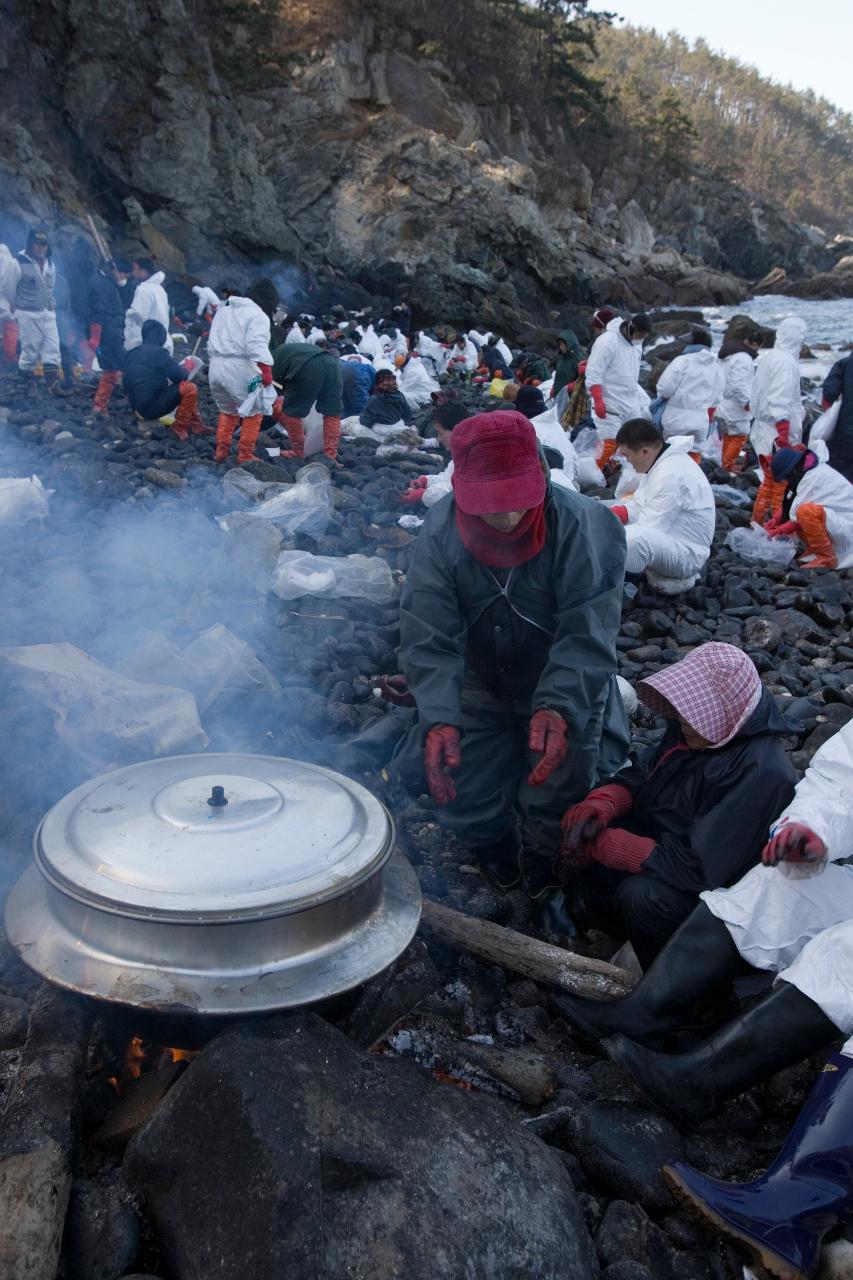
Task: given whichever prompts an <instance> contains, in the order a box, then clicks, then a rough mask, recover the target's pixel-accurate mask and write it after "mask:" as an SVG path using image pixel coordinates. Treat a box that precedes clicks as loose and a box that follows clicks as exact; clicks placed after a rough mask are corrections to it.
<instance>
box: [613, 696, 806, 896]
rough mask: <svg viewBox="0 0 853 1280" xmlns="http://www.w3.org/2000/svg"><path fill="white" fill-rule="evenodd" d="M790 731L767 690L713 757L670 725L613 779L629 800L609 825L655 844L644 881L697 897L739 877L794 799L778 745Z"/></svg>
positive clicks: (791, 772) (789, 772)
mask: <svg viewBox="0 0 853 1280" xmlns="http://www.w3.org/2000/svg"><path fill="white" fill-rule="evenodd" d="M792 732H793V729H792V727H791V725H789V724H788V722H787V721H786V720H785V718H784V716H783V715H782V713H781V712H780V711H779V710H778V708H777V706H776V703H775V702H774V701H773V697H772V695H771V694H770V693H768V691H767V690H766V689H765V690H763V692H762V695H761V701H760V702H759V704H758V706H757V707H756V709H755V711H753V713H752V715H751V716H750V718H749V720H747V722H746V724H745V725H744V727H743V728H742V729H741V731H740V733H738V735H737V736H736V737H735V738H733V739H732V741H731V742H729V743H727V744H726V746H724V747H719V748H718V749H716V750H707V751H691V750H689V749H688V748H687V747H686V746H685V745H684V740H683V738H682V736H681V729H680V727H679V725H678V723H677V722H676V721H671V722H670V723H669V726H668V729H667V732H666V734H665V735H664V739H663V742H661V743H660V744H659V746H658V747H657V748H656V749H655V750H654V751H653V752H652V754H651V756H650V758H649V759H648V760H647V761H646V762H645V763H644V764H634V765H631V766H629V767H628V768H627V769H624V770H623V771H622V772H621V773H619V774H617V775H616V777H615V778H613V779H612V781H613V782H618V783H619V784H620V785H621V786H623V787H627V788H628V790H629V791H631V792H632V793H633V796H634V806H633V808H632V809H631V812H630V813H629V814H626V815H625V817H624V818H620V819H618V821H617V822H616V823H615V824H614V825H615V826H617V827H621V828H622V829H624V830H627V831H632V832H633V833H634V834H635V835H642V836H649V837H651V838H652V839H653V840H655V841H657V844H656V846H655V848H654V849H653V850H652V852H651V854H650V856H649V858H648V859H647V861H646V862H645V864H644V866H643V875H651V876H655V877H656V878H657V879H659V880H663V881H665V882H666V883H667V884H670V885H673V886H674V887H675V888H678V889H681V890H683V891H685V892H686V893H697V894H698V893H700V892H701V891H702V890H703V889H717V888H720V887H722V886H726V885H731V884H734V883H735V881H737V880H739V879H740V878H741V876H743V875H745V874H746V872H747V871H748V870H749V869H750V867H753V866H754V865H755V863H756V862H757V861H758V857H759V854H760V853H761V850H762V848H763V847H764V845H765V844H766V843H767V839H768V835H769V828H770V824H771V822H773V821H774V819H775V818H778V816H779V814H780V813H781V812H782V810H783V809H784V808H785V807H786V806H787V805H788V804H789V803H790V801H791V799H792V797H793V795H794V784H795V783H796V780H797V778H796V774H795V772H794V769H793V767H792V766H791V764H790V763H789V761H788V758H787V756H786V755H785V752H784V749H783V746H782V741H781V739H782V738H784V737H785V736H788V735H790V734H791V733H792ZM673 748H675V750H673Z"/></svg>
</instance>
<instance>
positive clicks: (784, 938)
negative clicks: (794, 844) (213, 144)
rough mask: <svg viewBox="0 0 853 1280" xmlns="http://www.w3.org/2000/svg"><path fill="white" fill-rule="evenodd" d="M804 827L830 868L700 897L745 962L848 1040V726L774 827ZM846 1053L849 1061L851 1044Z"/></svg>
mask: <svg viewBox="0 0 853 1280" xmlns="http://www.w3.org/2000/svg"><path fill="white" fill-rule="evenodd" d="M783 822H801V823H803V824H804V825H805V826H807V827H810V828H811V829H812V831H814V832H815V833H816V835H819V836H820V838H821V840H822V841H823V842H824V844H825V845H826V848H827V854H828V865H827V868H826V870H825V871H824V872H823V873H822V874H821V875H815V876H810V877H809V878H808V879H803V880H794V879H789V878H788V877H787V876H786V875H785V874H784V873H783V872H782V871H781V870H780V869H779V867H764V866H758V867H753V868H752V870H751V871H748V872H747V874H746V875H745V876H744V877H743V879H742V880H739V881H738V882H737V884H736V885H733V886H732V888H731V889H712V890H708V891H706V892H705V893H703V894H700V897H701V898H702V900H703V901H704V903H705V905H706V906H707V907H708V909H709V911H711V912H712V914H713V915H715V916H716V917H717V919H718V920H722V921H723V923H724V924H725V926H726V928H727V929H728V931H729V933H730V934H731V935H732V939H733V941H734V944H735V946H736V947H737V949H738V951H739V952H740V954H741V955H742V956H743V958H744V960H746V962H747V963H748V964H751V965H752V966H753V967H754V968H756V969H766V970H769V971H770V972H771V973H775V974H776V975H777V978H778V979H780V980H781V981H783V982H790V983H791V985H792V986H794V987H797V989H798V990H799V991H802V993H803V995H805V996H808V998H809V999H810V1000H813V1001H814V1002H815V1004H816V1005H817V1006H818V1007H819V1008H820V1009H821V1010H822V1012H823V1013H825V1014H826V1016H827V1017H828V1018H830V1019H831V1020H832V1021H833V1022H834V1023H835V1025H836V1026H837V1027H838V1028H839V1030H840V1031H842V1032H843V1033H844V1034H845V1035H847V1036H850V1035H853V865H850V866H839V865H838V860H839V859H840V858H847V857H849V856H850V855H851V854H853V722H851V723H850V724H846V725H845V726H844V727H843V728H842V729H840V730H839V731H838V733H836V734H835V735H834V737H832V738H830V739H829V741H828V742H825V743H824V745H823V746H822V747H821V748H820V749H819V750H818V751H817V752H816V753H815V755H814V756H813V758H812V762H811V764H810V765H809V767H808V769H807V771H806V774H805V777H804V778H803V779H802V781H801V782H799V783H797V789H796V794H795V795H794V799H793V800H792V801H791V803H790V804H789V805H788V808H787V809H786V810H785V811H784V813H782V814H781V816H780V817H779V818H778V819H777V821H776V822H775V823H774V824H773V826H772V827H771V834H774V833H775V832H776V831H777V830H778V829H779V827H780V826H781V825H782V823H783ZM844 1052H845V1053H847V1054H851V1055H853V1039H850V1040H848V1041H847V1043H846V1044H845V1046H844Z"/></svg>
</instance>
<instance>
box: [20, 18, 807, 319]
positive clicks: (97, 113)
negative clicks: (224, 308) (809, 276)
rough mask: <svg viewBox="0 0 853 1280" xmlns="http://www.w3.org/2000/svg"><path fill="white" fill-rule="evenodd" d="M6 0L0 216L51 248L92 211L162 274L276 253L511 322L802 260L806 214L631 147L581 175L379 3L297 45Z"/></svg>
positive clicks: (735, 287)
mask: <svg viewBox="0 0 853 1280" xmlns="http://www.w3.org/2000/svg"><path fill="white" fill-rule="evenodd" d="M12 3H13V0H2V4H0V9H2V8H3V7H8V8H9V9H10V12H8V13H7V14H6V19H5V20H6V27H7V30H12V32H13V36H12V39H11V40H10V41H9V42H8V43H7V45H6V48H5V58H6V64H7V65H6V67H5V68H3V69H2V70H3V76H4V81H5V86H6V93H5V95H4V96H5V102H6V103H7V104H9V107H8V109H7V110H6V111H5V113H4V115H3V116H2V117H0V212H2V213H4V214H6V215H11V216H12V217H13V218H15V219H20V220H21V221H22V222H31V221H33V220H34V219H38V220H44V221H47V222H48V224H49V225H51V227H52V228H53V229H54V231H55V233H56V235H57V239H58V240H59V242H60V244H62V242H63V240H65V241H66V242H68V241H70V240H71V239H73V238H74V237H76V235H77V234H79V220H80V218H81V216H82V213H83V210H84V209H90V210H91V211H92V212H93V213H94V214H95V215H96V217H98V218H99V219H102V220H103V222H104V223H105V224H106V226H107V227H108V229H109V232H110V235H111V243H112V244H113V246H114V247H119V246H124V247H126V248H128V249H131V250H133V249H136V250H137V251H138V250H139V247H140V246H146V247H147V248H148V250H150V251H152V252H154V253H155V254H156V255H157V256H158V257H159V258H160V259H161V260H162V261H163V262H164V264H165V265H166V266H167V267H168V268H169V269H170V270H171V271H173V272H179V273H181V272H191V273H197V274H199V275H202V276H206V275H209V273H210V272H211V271H215V273H216V275H217V278H218V276H219V275H220V273H221V270H222V267H223V264H225V265H226V266H230V268H231V270H232V271H233V273H235V274H236V275H237V277H238V278H239V277H240V275H241V273H242V274H243V275H245V274H246V273H248V272H249V271H250V270H252V269H253V267H254V266H256V265H257V264H259V263H263V264H264V265H267V266H268V265H269V264H270V263H272V262H275V263H276V264H277V266H278V267H279V268H280V270H279V274H280V275H281V270H282V269H283V268H281V264H287V263H293V264H298V265H299V266H300V267H306V268H309V269H311V270H312V271H314V272H316V273H317V274H318V276H319V279H320V281H321V283H323V282H324V281H325V282H327V283H329V284H330V287H337V286H338V285H339V284H341V283H342V282H343V281H348V282H350V283H355V284H358V285H360V286H362V287H363V288H364V289H365V290H366V291H367V292H368V293H370V294H373V295H394V294H396V293H398V292H400V291H403V292H404V293H406V294H407V295H408V296H410V297H411V298H412V299H413V301H414V302H415V303H416V305H417V310H418V312H419V313H420V314H421V316H422V317H423V318H444V319H448V320H451V321H456V322H465V321H466V320H467V321H470V320H472V319H473V318H474V317H475V316H476V317H478V318H481V319H483V320H485V321H486V322H487V323H491V324H494V325H500V326H501V327H503V328H505V329H508V330H510V331H511V330H512V329H514V328H516V329H517V328H518V327H519V326H520V325H521V324H522V323H523V322H524V320H525V319H526V318H528V317H530V316H533V315H536V314H538V315H540V316H541V314H542V311H543V308H544V309H547V308H554V307H559V306H561V305H562V304H564V303H567V302H573V303H580V304H588V303H600V302H604V301H614V302H622V303H624V304H626V305H628V306H637V305H640V304H642V305H658V304H663V303H669V302H672V303H680V304H699V303H714V302H718V303H722V302H736V301H738V300H739V299H740V298H741V297H742V296H744V289H743V286H742V282H741V281H740V280H738V279H736V278H735V277H736V276H752V277H756V276H759V275H762V274H763V273H764V272H765V271H767V270H768V269H769V268H770V267H772V266H774V265H777V264H781V265H783V266H785V267H786V268H787V269H788V271H789V272H791V273H792V274H798V273H799V272H801V271H803V270H805V269H807V268H809V267H810V266H812V265H813V264H815V265H820V264H819V263H818V261H817V257H816V254H817V248H816V246H815V245H814V244H813V243H812V242H811V241H810V239H809V236H808V233H807V232H806V231H805V229H803V228H799V227H797V226H796V225H795V224H792V223H790V222H788V221H786V220H785V219H784V218H783V217H781V215H779V214H778V213H775V212H773V211H772V210H768V209H767V208H763V207H761V206H760V205H758V204H757V203H756V202H754V201H752V200H750V198H749V197H748V196H747V195H746V194H745V193H743V192H740V191H738V190H737V189H736V188H731V187H728V188H721V187H720V186H719V184H714V183H712V182H711V181H710V180H707V179H703V178H701V177H696V178H693V179H690V180H689V181H683V180H682V181H672V180H668V179H657V178H656V176H655V175H654V174H649V173H647V172H646V171H645V170H644V166H643V157H619V158H613V159H609V160H608V162H607V163H606V165H605V166H604V167H603V168H602V167H600V169H599V171H598V172H597V173H596V175H595V177H593V173H592V172H591V170H590V169H589V168H588V167H587V166H586V165H585V164H584V163H582V161H581V160H580V158H579V157H578V156H577V154H576V152H575V151H574V150H573V148H572V145H571V142H570V140H568V139H567V138H566V137H565V136H564V134H563V133H562V131H561V130H560V129H559V127H557V126H555V125H554V124H553V122H551V121H548V120H547V119H546V120H544V121H539V122H537V123H536V126H535V128H534V125H533V124H532V122H530V121H529V120H527V119H526V118H525V117H524V115H523V113H522V112H521V111H519V110H518V109H513V110H511V109H510V108H508V107H507V106H506V105H505V103H504V102H503V101H502V95H501V84H500V80H499V79H498V77H497V76H495V77H494V78H493V80H492V81H491V82H488V81H487V82H485V83H483V82H480V83H478V84H477V85H476V87H475V88H470V89H469V88H466V89H463V87H462V86H460V85H459V84H457V83H454V82H453V80H452V78H451V76H450V74H449V72H448V71H447V69H446V68H445V67H443V66H442V65H441V64H440V63H438V62H435V61H431V60H429V59H428V58H425V57H422V56H420V55H419V54H418V53H417V51H416V49H415V48H414V47H413V46H414V44H415V39H414V38H413V37H412V36H407V35H406V34H405V32H402V33H401V31H400V24H399V22H398V19H399V16H400V12H402V7H401V6H398V5H397V4H396V3H394V0H389V2H388V3H386V5H385V8H381V7H380V8H379V9H378V10H377V13H378V15H379V16H378V17H377V18H376V19H369V18H364V17H363V16H362V17H355V18H352V17H350V18H347V17H346V11H343V10H341V11H338V12H337V13H336V14H335V11H331V13H332V15H333V20H331V21H330V23H329V24H328V26H327V27H326V29H325V34H324V35H323V36H322V38H321V39H318V37H317V36H316V34H312V35H311V36H310V37H309V36H308V35H306V36H305V37H304V39H303V41H302V47H299V39H298V31H296V23H295V22H290V23H288V22H285V21H284V20H279V23H278V24H273V25H272V26H267V27H266V28H264V30H263V32H262V31H261V28H260V26H257V25H255V22H256V20H255V19H253V17H252V10H251V9H250V8H249V6H244V9H245V13H246V15H247V16H246V18H245V21H242V22H241V21H232V22H230V23H228V24H225V23H223V21H222V18H221V11H218V12H219V13H220V16H219V17H217V16H216V13H217V11H212V12H211V13H209V14H205V12H203V11H201V12H200V11H198V8H196V9H195V10H193V9H191V8H189V7H188V6H187V5H186V4H185V3H184V0H164V2H162V3H160V2H157V3H155V2H154V0H138V2H136V3H133V4H131V3H129V0H109V2H108V0H85V2H84V0H34V3H33V4H31V5H30V6H29V7H28V9H27V11H26V13H25V15H24V16H23V17H21V16H20V14H18V13H17V10H16V14H15V15H14V21H13V14H12V13H11V6H12ZM290 8H291V6H290V5H285V6H284V11H285V14H286V11H287V10H288V9H290ZM398 10H399V12H398ZM315 16H316V15H315ZM257 21H258V22H259V19H258V20H257ZM277 33H279V34H277ZM279 35H280V39H281V41H282V47H281V49H280V50H276V49H275V48H273V49H272V54H273V57H272V59H270V57H269V56H268V55H269V52H270V50H269V48H268V47H267V56H266V58H265V60H264V61H262V59H261V58H260V56H259V53H258V41H259V40H261V39H263V40H265V41H267V42H268V41H269V39H270V36H272V40H273V43H275V41H276V39H278V38H279ZM295 35H296V37H297V38H296V39H295V38H294V37H295ZM16 229H17V228H16Z"/></svg>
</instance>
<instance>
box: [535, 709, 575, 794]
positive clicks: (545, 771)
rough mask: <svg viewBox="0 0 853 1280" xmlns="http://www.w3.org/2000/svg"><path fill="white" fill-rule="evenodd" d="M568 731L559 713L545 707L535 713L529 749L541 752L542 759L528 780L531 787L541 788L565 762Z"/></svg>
mask: <svg viewBox="0 0 853 1280" xmlns="http://www.w3.org/2000/svg"><path fill="white" fill-rule="evenodd" d="M566 729H567V725H566V722H565V720H564V719H563V717H562V716H561V715H560V714H559V712H557V711H548V710H547V709H546V708H545V707H541V708H540V709H539V710H538V711H534V713H533V715H532V716H531V718H530V731H529V733H528V735H527V748H528V750H529V751H541V752H542V759H541V760H540V761H539V763H538V764H537V766H536V768H535V769H534V770H533V772H532V773H531V774H530V777H529V778H528V779H527V781H528V782H529V783H530V785H531V787H541V786H542V783H543V782H547V781H548V779H549V778H550V776H551V774H552V773H553V772H554V770H555V769H556V768H557V767H558V766H559V765H561V764H562V763H563V761H564V760H565V758H566V753H567V752H568V749H569V747H568V743H567V742H566Z"/></svg>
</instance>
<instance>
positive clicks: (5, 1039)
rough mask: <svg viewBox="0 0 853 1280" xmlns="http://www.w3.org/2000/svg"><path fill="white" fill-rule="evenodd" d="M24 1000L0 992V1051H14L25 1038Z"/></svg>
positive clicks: (25, 1009) (26, 1013)
mask: <svg viewBox="0 0 853 1280" xmlns="http://www.w3.org/2000/svg"><path fill="white" fill-rule="evenodd" d="M28 1013H29V1008H28V1005H27V1002H26V1000H18V999H17V998H16V997H15V996H10V995H6V993H5V992H3V991H0V1049H16V1048H17V1047H18V1045H20V1044H23V1043H24V1041H25V1040H26V1038H27V1016H28Z"/></svg>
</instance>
